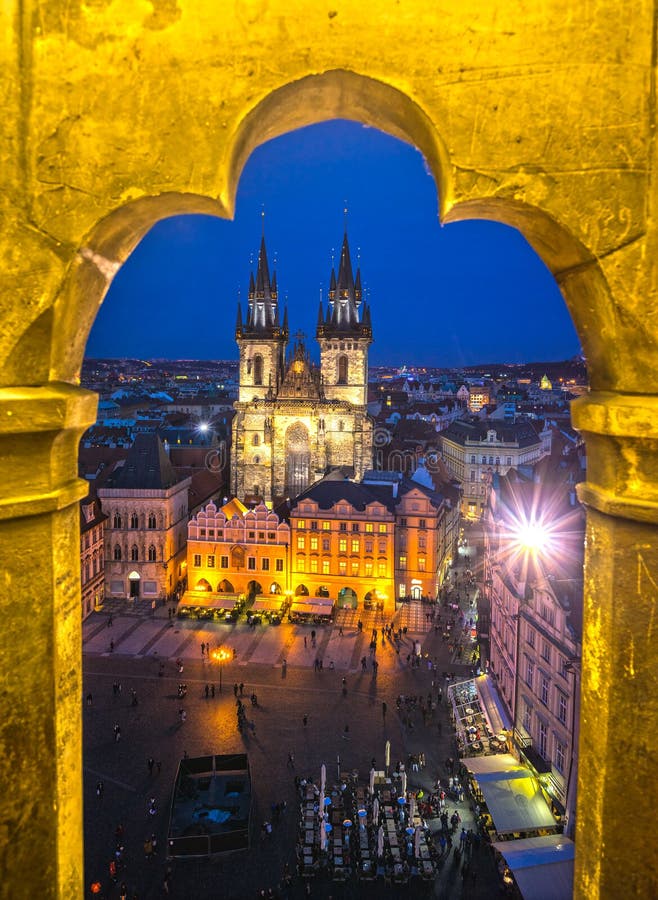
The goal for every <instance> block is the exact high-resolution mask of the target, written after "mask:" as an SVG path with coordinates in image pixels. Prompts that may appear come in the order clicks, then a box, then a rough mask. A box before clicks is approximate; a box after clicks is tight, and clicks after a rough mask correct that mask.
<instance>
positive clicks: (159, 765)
mask: <svg viewBox="0 0 658 900" xmlns="http://www.w3.org/2000/svg"><path fill="white" fill-rule="evenodd" d="M155 768H156V769H157V770H158V775H159V774H160V772H162V761H161V760H158V761H157V762H156V764H155Z"/></svg>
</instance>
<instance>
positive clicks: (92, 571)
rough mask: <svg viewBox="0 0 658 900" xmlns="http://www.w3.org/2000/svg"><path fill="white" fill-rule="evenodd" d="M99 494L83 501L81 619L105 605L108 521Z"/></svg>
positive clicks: (81, 519)
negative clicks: (99, 500)
mask: <svg viewBox="0 0 658 900" xmlns="http://www.w3.org/2000/svg"><path fill="white" fill-rule="evenodd" d="M106 521H107V516H106V515H105V514H104V513H103V511H102V510H101V505H100V503H99V502H98V499H97V498H96V497H93V496H92V497H86V498H85V499H84V500H81V501H80V585H81V590H82V618H83V619H85V618H86V617H87V616H88V615H89V613H91V612H93V611H94V609H96V607H98V606H100V605H102V603H103V597H104V595H105V522H106Z"/></svg>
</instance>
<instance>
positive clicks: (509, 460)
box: [505, 456, 512, 466]
mask: <svg viewBox="0 0 658 900" xmlns="http://www.w3.org/2000/svg"><path fill="white" fill-rule="evenodd" d="M505 465H507V466H511V465H512V457H511V456H508V457H507V458H506V460H505Z"/></svg>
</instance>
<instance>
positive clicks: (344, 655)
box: [83, 601, 498, 900]
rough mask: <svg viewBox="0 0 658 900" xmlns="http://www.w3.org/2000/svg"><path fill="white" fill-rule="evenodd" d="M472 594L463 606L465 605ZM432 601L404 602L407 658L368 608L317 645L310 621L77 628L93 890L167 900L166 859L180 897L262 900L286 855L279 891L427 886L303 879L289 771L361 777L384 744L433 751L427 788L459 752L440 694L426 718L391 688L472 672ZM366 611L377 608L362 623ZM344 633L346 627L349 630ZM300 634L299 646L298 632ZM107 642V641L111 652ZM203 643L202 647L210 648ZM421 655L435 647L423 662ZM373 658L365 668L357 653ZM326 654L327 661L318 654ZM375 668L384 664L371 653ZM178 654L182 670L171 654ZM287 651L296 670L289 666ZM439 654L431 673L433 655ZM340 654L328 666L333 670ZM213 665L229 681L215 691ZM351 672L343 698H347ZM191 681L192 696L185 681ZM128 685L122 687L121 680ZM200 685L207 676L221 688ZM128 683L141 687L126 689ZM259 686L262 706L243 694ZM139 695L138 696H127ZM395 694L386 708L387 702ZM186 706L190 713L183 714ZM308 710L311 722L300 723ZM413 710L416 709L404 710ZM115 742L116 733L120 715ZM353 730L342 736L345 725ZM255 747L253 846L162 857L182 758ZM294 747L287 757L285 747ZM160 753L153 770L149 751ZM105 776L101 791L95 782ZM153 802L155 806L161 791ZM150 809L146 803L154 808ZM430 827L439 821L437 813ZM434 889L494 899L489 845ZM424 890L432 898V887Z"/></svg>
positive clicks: (337, 893) (394, 753) (408, 692)
mask: <svg viewBox="0 0 658 900" xmlns="http://www.w3.org/2000/svg"><path fill="white" fill-rule="evenodd" d="M466 602H468V601H466ZM427 612H428V607H426V606H423V604H421V603H413V604H405V605H404V606H403V607H402V609H401V610H399V611H398V613H396V616H395V619H394V623H395V625H396V627H403V625H405V624H406V627H407V634H406V635H405V636H404V640H403V643H402V645H401V648H400V653H399V654H398V653H396V651H395V648H394V645H393V644H392V643H391V642H390V641H385V642H384V643H383V644H382V643H381V640H380V641H378V644H377V652H376V657H373V655H371V653H370V648H369V643H370V638H371V632H372V627H379V625H376V626H373V624H372V623H373V622H374V621H375V618H374V616H375V614H372V613H371V614H369V613H362V614H361V618H362V619H363V622H364V628H363V632H359V631H358V629H357V627H356V622H354V623H352V622H351V621H348V619H347V617H346V616H345V617H343V622H342V624H341V619H340V617H339V619H338V620H337V621H336V622H335V623H333V625H330V626H318V627H317V629H316V631H317V646H316V647H315V648H313V647H312V641H311V628H310V626H305V627H302V626H293V625H289V624H282V625H280V626H258V627H257V629H256V630H255V631H254V630H252V629H250V628H249V627H248V626H247V625H246V624H245V623H239V624H237V625H230V626H222V625H212V624H204V623H199V622H192V621H190V620H186V621H182V622H179V621H177V620H174V621H173V624H170V619H169V616H168V613H167V611H166V609H165V610H159V611H158V614H157V615H155V616H153V615H151V614H150V611H148V613H147V615H138V614H137V613H138V611H136V610H135V611H133V612H132V614H118V613H117V612H115V613H114V614H113V620H112V621H113V624H112V625H111V626H110V627H108V620H109V612H107V611H103V612H102V613H99V614H94V615H93V616H92V617H90V618H89V619H88V620H87V621H86V622H85V623H84V648H83V649H84V654H85V656H84V666H85V683H84V694H85V698H87V697H88V695H89V694H91V700H90V702H88V700H87V699H85V702H84V726H85V853H86V873H85V880H86V884H87V888H88V890H89V886H90V885H91V883H92V882H93V881H96V880H98V881H100V882H101V884H102V886H103V888H102V890H103V896H105V897H117V898H118V897H119V896H120V885H121V883H122V882H125V884H126V886H127V888H128V897H129V898H130V897H133V896H135V897H138V898H139V900H144V898H156V897H163V896H167V894H166V892H165V888H164V878H165V873H166V870H167V866H168V865H171V875H170V889H169V896H172V897H176V898H181V900H183V898H195V900H203V898H211V897H213V898H214V897H221V898H227V900H228V898H231V900H241V898H251V897H257V896H259V892H260V891H261V890H265V891H267V890H268V889H269V888H272V889H274V890H276V889H277V885H280V884H281V882H282V879H283V876H284V874H285V866H286V865H287V866H288V870H289V872H290V873H291V875H293V876H294V878H293V881H292V884H291V885H290V886H289V887H288V888H287V889H286V890H285V891H283V892H281V893H280V894H278V896H288V897H291V898H296V897H303V896H307V895H308V894H307V889H310V891H311V894H310V896H314V897H319V898H321V897H325V898H328V897H333V898H338V897H352V896H353V897H368V896H370V895H372V896H373V897H374V896H375V895H377V896H378V897H385V896H391V897H393V896H398V894H397V893H396V891H398V892H399V896H420V895H421V892H423V888H424V886H422V885H418V887H416V886H415V885H414V883H413V882H410V885H408V886H399V887H397V888H396V887H395V886H393V885H390V886H389V885H385V884H384V883H383V882H382V881H381V879H380V880H379V882H374V883H371V884H363V883H360V884H359V883H356V882H354V883H352V882H347V883H346V884H344V885H343V884H340V885H339V884H335V883H332V882H331V881H329V882H326V883H324V882H322V881H321V880H320V879H315V880H313V881H311V882H309V883H308V885H309V888H307V884H306V883H304V882H302V880H301V879H300V878H298V877H297V876H296V859H295V844H296V840H297V833H298V825H299V799H298V796H297V793H296V791H295V786H294V777H295V775H300V776H310V777H312V778H314V779H315V780H318V778H319V772H320V766H321V764H322V763H323V762H324V763H325V764H326V766H327V773H328V778H327V780H328V783H332V780H333V781H337V779H338V773H339V771H340V772H352V771H358V773H359V775H360V777H361V780H362V781H367V776H368V772H369V770H370V768H371V764H372V760H373V758H374V760H375V763H376V767H377V768H383V767H384V747H385V743H386V741H387V740H390V742H391V764H392V767H393V766H394V765H395V763H396V761H398V760H400V761H402V762H406V761H407V760H408V757H409V755H410V754H418V753H420V752H421V751H422V752H423V753H424V754H425V756H426V760H427V764H426V767H425V769H424V770H421V771H419V772H417V773H416V772H410V773H409V787H410V788H411V789H413V788H414V787H420V786H422V787H424V788H425V790H428V789H430V788H431V787H433V785H434V784H435V783H436V778H437V776H439V775H441V776H444V775H445V768H444V760H445V759H446V758H447V757H449V756H452V757H455V756H456V752H455V744H454V737H453V735H452V732H451V728H450V725H449V715H448V710H447V707H446V706H445V704H442V705H440V706H439V708H438V710H437V711H436V712H435V713H434V714H433V716H432V717H431V718H430V719H429V720H428V721H427V723H426V724H423V721H422V718H421V715H420V713H419V712H418V711H416V712H415V713H414V714H412V715H411V716H410V717H409V719H408V720H407V722H406V723H405V722H403V717H402V715H401V714H400V712H399V711H398V710H397V709H396V698H397V697H398V695H400V694H403V695H405V696H420V695H423V696H425V697H426V696H427V695H428V694H429V693H431V694H433V695H434V697H437V696H438V691H439V689H442V690H443V693H444V696H445V678H444V674H443V673H445V672H453V673H455V675H456V676H457V677H460V675H466V674H467V673H468V672H470V665H467V664H464V663H460V662H459V661H458V660H457V659H456V654H457V652H458V648H457V646H452V645H451V646H452V649H451V647H450V646H449V645H448V642H446V641H444V640H442V637H441V634H440V633H437V632H436V631H435V629H434V627H433V625H432V624H431V623H430V622H429V621H428V619H427ZM368 616H372V617H373V618H372V619H369V618H368ZM341 628H342V632H343V633H342V634H341V633H340V630H341ZM305 638H306V641H305V640H304V639H305ZM110 641H113V642H114V649H113V650H112V651H110V649H109V647H110ZM414 642H420V644H421V650H422V655H423V661H422V665H421V666H420V667H412V666H410V665H409V664H408V663H407V654H411V653H413V643H414ZM202 643H203V644H204V654H203V655H202V653H201V644H202ZM208 644H210V647H211V648H214V647H217V646H219V645H221V646H223V647H227V648H230V649H231V650H233V649H235V651H236V657H235V659H229V661H228V662H226V663H224V664H223V667H222V669H221V673H220V669H219V667H218V664H216V663H213V662H210V661H208V658H207V653H206V652H205V647H206V645H208ZM425 654H427V657H425ZM363 656H366V659H367V666H366V670H365V671H363V669H362V665H361V662H360V661H361V659H362V657H363ZM316 658H318V659H322V660H323V668H322V670H318V668H317V667H316V665H315V660H316ZM373 658H376V659H377V661H378V663H379V666H378V670H377V671H376V672H375V671H374V670H373V666H372V659H373ZM178 659H180V660H181V662H182V665H183V672H182V673H180V672H179V670H178V666H177V663H176V660H178ZM283 659H286V660H287V665H286V666H283V665H282V661H283ZM428 661H435V662H436V668H434V666H433V667H432V669H430V668H429V666H428ZM331 663H333V668H332V667H331ZM220 674H221V681H222V691H221V693H220ZM343 677H344V678H345V679H346V683H347V695H346V696H343V693H342V679H343ZM182 682H184V683H185V684H186V685H187V694H186V696H185V698H184V699H181V698H180V697H179V695H178V685H179V684H180V683H182ZM235 683H237V684H240V683H242V684H243V685H244V686H243V694H244V697H243V699H244V701H245V703H246V706H247V719H248V721H249V723H250V724H249V727H247V728H246V729H244V731H243V733H240V732H239V731H238V729H237V727H236V712H235V698H234V689H233V685H234V684H235ZM117 684H120V686H121V690H120V693H119V692H118V690H117V687H116V685H117ZM206 685H208V686H209V689H210V687H211V686H214V688H215V696H214V697H213V696H212V694H211V693H210V691H209V696H208V697H206V690H205V689H206ZM133 691H134V692H135V694H134V695H133V693H132V692H133ZM252 692H255V693H256V694H257V699H258V706H257V707H252V705H251V703H250V702H249V697H250V695H251V693H252ZM134 697H136V705H134V702H135V701H134ZM384 700H385V701H386V703H387V713H386V716H384V715H383V712H382V701H384ZM182 709H184V711H185V721H182V720H181V715H180V711H181V710H182ZM304 717H307V724H304ZM404 718H407V717H406V716H404ZM116 725H118V726H119V730H120V739H119V740H118V741H117V740H116V733H115V726H116ZM346 726H349V731H346ZM245 751H246V752H247V753H248V755H249V762H250V768H251V775H252V789H253V805H252V840H251V848H250V849H249V850H247V851H244V852H241V853H235V854H233V855H229V856H226V857H222V858H220V859H218V860H216V861H205V860H204V861H193V860H184V861H180V860H178V861H175V862H173V863H171V864H168V863H167V862H166V860H165V856H166V853H165V849H166V848H165V837H166V828H167V822H168V815H169V803H170V798H171V789H172V785H173V781H174V778H175V774H176V768H177V765H178V762H179V760H180V759H181V758H182V757H183V756H184V754H188V755H189V756H197V755H204V754H210V753H220V754H225V753H236V752H245ZM290 752H292V753H293V756H294V768H293V765H291V763H290V762H289V759H288V757H289V753H290ZM149 759H151V760H152V761H153V764H152V766H151V767H149V764H148V761H149ZM99 782H102V788H101V791H100V794H101V796H98V790H97V789H98V784H99ZM152 801H154V802H152ZM283 801H285V802H286V804H287V808H286V811H285V812H284V813H283V814H282V815H281V816H280V817H279V818H278V821H275V822H274V827H273V831H272V834H271V835H268V836H266V837H264V838H263V837H261V826H262V824H263V822H265V821H266V820H270V821H271V820H272V819H273V812H272V805H273V804H280V803H282V802H283ZM449 808H450V810H451V811H452V809H453V808H458V809H459V812H460V814H461V816H462V819H463V821H464V824H465V825H466V827H469V826H471V825H472V824H473V815H472V812H471V810H470V809H469V807H468V801H466V802H464V803H461V804H451V805H450V807H449ZM151 809H154V810H155V812H154V813H153V814H151V812H150V810H151ZM430 824H431V827H432V828H433V829H435V828H438V827H439V823H438V822H431V823H430ZM119 825H121V826H123V836H122V837H121V843H122V844H123V846H124V847H125V851H124V857H123V860H122V862H123V867H120V868H119V871H118V873H117V883H116V884H114V883H113V882H112V881H111V880H110V878H109V868H108V866H109V862H110V860H111V859H112V858H113V856H114V851H115V846H116V836H115V835H116V829H117V827H118V826H119ZM151 835H155V838H156V848H157V849H156V852H155V854H153V855H151V854H150V853H149V850H150V848H149V845H148V843H147V844H146V846H145V841H147V839H149V838H150V837H151ZM429 892H430V894H431V895H432V896H437V897H438V896H441V897H462V896H463V897H472V898H488V897H492V896H497V893H498V879H497V876H496V871H495V868H494V866H493V861H492V859H491V856H490V853H489V851H488V849H486V848H484V847H483V848H482V849H480V850H479V851H478V852H477V854H476V856H474V858H473V861H472V864H471V866H470V869H469V872H468V873H467V874H466V877H465V878H463V877H462V873H461V870H460V868H459V866H457V865H454V864H453V863H452V859H451V858H449V859H448V861H447V862H446V863H445V865H444V866H443V867H442V868H441V870H440V872H439V875H438V877H437V880H436V883H435V884H434V885H430V890H429ZM423 895H424V893H423Z"/></svg>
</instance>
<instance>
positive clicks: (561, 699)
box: [557, 692, 568, 725]
mask: <svg viewBox="0 0 658 900" xmlns="http://www.w3.org/2000/svg"><path fill="white" fill-rule="evenodd" d="M567 711H568V701H567V698H566V697H565V696H564V694H562V693H560V692H558V695H557V717H558V719H559V720H560V722H562V724H563V725H566V724H567Z"/></svg>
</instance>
